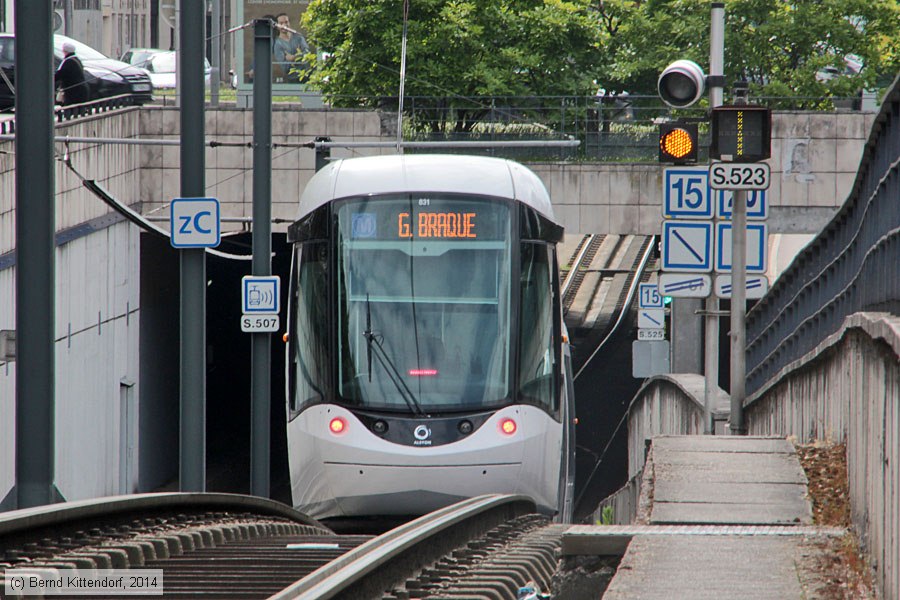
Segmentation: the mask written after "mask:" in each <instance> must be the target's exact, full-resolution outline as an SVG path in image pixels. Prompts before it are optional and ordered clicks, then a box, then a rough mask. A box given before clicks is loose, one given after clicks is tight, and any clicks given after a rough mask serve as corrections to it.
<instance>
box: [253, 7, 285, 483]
mask: <svg viewBox="0 0 900 600" xmlns="http://www.w3.org/2000/svg"><path fill="white" fill-rule="evenodd" d="M253 36H254V37H253V55H254V64H255V68H254V70H255V77H254V80H253V274H254V275H257V276H267V275H271V274H272V62H271V60H269V56H270V54H271V48H272V21H270V20H269V19H258V20H257V21H256V22H255V23H254V28H253ZM277 291H278V288H277V286H276V288H275V293H277ZM274 300H275V301H276V302H277V298H276V299H274ZM264 329H265V328H261V329H258V330H256V331H255V332H254V333H251V334H250V337H251V341H250V344H251V347H250V361H251V364H250V394H251V399H250V404H251V409H250V493H251V494H253V495H254V496H262V497H265V498H268V497H269V464H270V459H269V438H270V434H271V427H272V425H271V422H270V415H271V401H272V371H271V366H272V356H271V354H272V339H271V338H272V335H271V334H270V333H268V332H267V331H265V330H264Z"/></svg>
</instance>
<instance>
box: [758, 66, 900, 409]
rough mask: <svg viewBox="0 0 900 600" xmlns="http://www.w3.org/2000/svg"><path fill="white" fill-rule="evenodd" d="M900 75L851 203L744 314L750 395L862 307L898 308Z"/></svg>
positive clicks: (880, 117) (873, 136)
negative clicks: (745, 319)
mask: <svg viewBox="0 0 900 600" xmlns="http://www.w3.org/2000/svg"><path fill="white" fill-rule="evenodd" d="M898 158H900V79H898V80H897V81H895V83H894V86H893V87H892V89H891V91H890V92H889V93H888V95H887V96H886V98H885V101H884V103H883V105H882V108H881V111H880V113H879V115H878V117H877V118H876V120H875V125H874V127H873V129H872V133H871V135H870V136H869V140H868V142H867V143H866V146H865V149H864V150H863V158H862V162H861V164H860V168H859V172H858V174H857V176H856V180H855V182H854V184H853V188H852V191H851V193H850V196H849V198H848V199H847V202H846V203H845V204H844V206H843V207H842V208H841V210H840V211H839V212H838V213H837V215H835V217H834V218H833V219H832V221H831V222H830V223H829V224H828V226H827V227H826V228H825V229H824V230H823V231H822V232H821V233H820V234H819V235H818V237H816V239H815V240H814V241H813V242H811V243H810V244H809V245H808V246H807V247H806V248H805V249H804V250H803V251H802V252H801V253H800V254H799V255H798V256H797V258H796V259H795V260H794V262H793V263H792V264H791V266H790V268H789V269H787V270H786V271H785V272H784V273H783V274H782V275H781V277H780V278H779V279H778V281H776V282H775V285H773V286H772V288H771V289H770V290H769V293H768V294H766V296H765V298H763V299H762V300H761V301H760V302H759V303H758V304H757V305H756V306H755V307H754V308H753V310H751V311H750V312H749V313H748V315H747V393H748V394H752V393H753V392H754V391H756V390H758V389H760V387H761V386H763V385H764V384H765V382H766V381H768V380H769V379H771V378H772V377H774V376H775V375H776V374H777V373H778V372H779V371H781V370H782V369H783V368H784V367H785V366H786V365H788V364H790V363H792V362H794V361H796V360H798V359H799V358H800V357H802V356H804V355H806V354H807V353H808V352H809V351H810V350H812V349H813V348H815V346H816V345H817V344H819V343H820V342H821V341H822V340H823V339H825V338H826V337H828V336H829V335H831V334H833V333H834V332H836V331H837V330H838V329H839V328H840V327H841V325H842V324H843V322H844V319H845V318H846V317H847V316H849V315H851V314H853V313H856V312H860V311H892V312H897V311H898V309H900V270H898V269H897V265H898V264H900V203H898V202H897V198H900V163H898Z"/></svg>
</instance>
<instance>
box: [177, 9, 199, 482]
mask: <svg viewBox="0 0 900 600" xmlns="http://www.w3.org/2000/svg"><path fill="white" fill-rule="evenodd" d="M180 6H181V11H180V14H179V20H178V25H179V29H178V32H179V41H178V65H179V69H180V71H181V73H180V78H179V83H180V85H181V195H182V197H184V198H202V197H204V196H205V195H206V178H205V176H206V159H205V156H206V150H205V145H204V142H205V126H204V118H203V117H204V115H203V100H204V99H203V66H204V65H203V54H204V52H203V50H204V46H205V40H206V35H205V29H206V28H205V26H204V21H205V18H204V17H205V15H206V10H205V0H181V3H180ZM180 252H181V324H180V326H181V431H180V434H181V437H180V450H181V471H180V489H181V491H182V492H203V491H205V490H206V253H205V251H204V249H203V248H186V249H183V250H181V251H180Z"/></svg>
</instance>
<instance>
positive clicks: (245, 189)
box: [140, 105, 381, 231]
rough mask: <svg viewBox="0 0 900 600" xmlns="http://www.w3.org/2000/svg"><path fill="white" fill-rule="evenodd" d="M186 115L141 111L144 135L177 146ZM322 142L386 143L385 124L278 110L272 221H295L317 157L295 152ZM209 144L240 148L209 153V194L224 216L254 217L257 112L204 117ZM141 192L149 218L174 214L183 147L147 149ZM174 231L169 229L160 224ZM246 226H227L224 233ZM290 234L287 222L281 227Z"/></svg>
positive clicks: (344, 114)
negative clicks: (323, 138) (318, 139)
mask: <svg viewBox="0 0 900 600" xmlns="http://www.w3.org/2000/svg"><path fill="white" fill-rule="evenodd" d="M180 128H181V125H180V113H179V111H178V109H176V108H169V107H146V108H144V109H143V110H142V111H141V131H142V134H143V135H144V137H149V138H154V139H170V140H177V139H178V133H179V131H180ZM317 136H328V137H330V138H331V139H332V140H333V141H335V142H337V141H345V142H363V141H380V140H381V120H380V118H379V117H378V115H377V114H375V113H372V112H359V111H339V110H334V111H329V110H318V109H310V110H299V107H298V106H291V105H280V106H276V107H275V110H274V111H273V112H272V143H273V149H272V217H273V218H275V219H286V220H291V221H292V220H294V219H296V218H297V202H298V201H299V199H300V192H302V191H303V188H304V187H305V186H306V183H307V182H308V181H309V179H310V177H312V176H313V174H314V173H315V152H314V151H313V150H312V149H309V148H300V147H297V146H298V145H299V144H302V143H305V142H310V141H312V140H313V139H314V138H315V137H317ZM206 137H207V139H208V140H209V141H216V142H219V143H223V144H237V145H235V146H222V147H217V148H207V150H206V190H207V194H208V195H209V196H210V197H215V198H218V199H219V201H220V202H221V204H222V211H223V213H222V214H223V216H228V217H246V218H249V217H250V216H251V215H252V213H253V150H252V148H251V147H249V143H250V142H252V139H253V113H252V111H249V110H244V109H237V108H220V109H218V110H208V111H207V113H206ZM377 152H378V151H375V150H372V149H358V150H353V151H351V150H345V149H335V150H334V151H333V152H332V156H334V157H336V158H337V157H349V156H358V155H365V154H374V153H377ZM140 154H141V183H140V194H141V199H142V200H143V212H144V214H145V215H155V214H158V215H162V216H167V215H168V203H169V202H171V201H172V199H173V198H178V197H179V196H180V179H179V172H180V162H179V160H180V159H179V156H180V149H179V148H178V147H177V146H165V147H163V146H142V147H141V150H140ZM160 225H161V226H163V227H166V228H168V223H160ZM241 229H246V228H245V227H244V226H242V225H240V224H237V223H231V224H224V225H223V231H238V230H241ZM274 229H275V230H279V231H284V230H286V229H287V224H280V225H279V224H276V225H275V226H274Z"/></svg>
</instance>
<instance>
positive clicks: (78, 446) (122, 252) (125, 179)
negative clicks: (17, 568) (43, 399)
mask: <svg viewBox="0 0 900 600" xmlns="http://www.w3.org/2000/svg"><path fill="white" fill-rule="evenodd" d="M57 131H58V135H66V134H69V135H72V136H96V137H117V136H135V135H137V133H138V111H130V112H128V113H126V114H123V115H122V116H120V117H119V118H117V119H104V118H92V119H85V120H83V121H80V122H79V123H77V124H67V125H65V126H61V127H60V128H58V130H57ZM12 149H13V143H12V142H4V143H3V144H2V148H0V150H5V151H9V152H11V151H12ZM57 151H58V153H59V155H60V156H63V155H64V153H65V152H68V156H69V158H70V159H71V163H72V165H73V166H74V168H75V169H77V170H78V171H80V172H81V173H82V174H83V176H84V177H86V178H89V179H96V180H98V181H100V182H102V183H103V185H104V186H105V187H106V188H107V189H109V190H110V191H111V192H112V193H114V194H115V195H117V196H119V197H121V198H124V199H126V200H128V201H129V202H130V203H133V202H136V201H137V197H136V190H137V184H138V180H139V177H138V167H139V156H138V155H137V154H136V153H134V152H130V151H127V150H125V149H124V147H122V146H111V145H99V144H75V143H72V144H69V145H68V147H66V145H65V144H57ZM13 156H14V154H12V153H10V154H0V157H2V158H0V189H2V190H3V191H2V196H0V232H2V234H0V329H15V311H16V305H15V273H16V267H15V262H14V254H13V253H12V250H13V249H14V248H15V212H14V210H13V208H14V206H15V171H14V167H15V165H14V161H13V160H12V158H11V157H13ZM55 179H56V189H57V193H56V228H57V232H58V233H57V250H56V289H57V295H56V306H55V311H56V313H55V321H56V325H55V338H56V357H55V360H56V389H55V394H56V432H57V433H56V435H57V437H56V484H57V487H58V488H59V490H60V492H61V493H62V494H63V495H64V497H65V498H67V499H70V500H77V499H82V498H91V497H95V496H103V495H109V494H116V493H120V492H121V491H123V490H129V489H134V483H135V481H136V480H135V479H134V477H135V476H136V467H134V466H133V465H132V467H131V468H130V470H129V469H128V468H127V465H126V460H125V456H126V455H127V453H126V452H122V451H121V449H122V448H123V447H125V446H127V444H128V440H127V439H125V437H123V434H124V433H125V431H126V429H127V427H126V425H127V426H129V427H135V426H136V420H135V419H134V410H133V409H134V408H135V402H136V398H137V396H138V394H139V391H140V388H139V382H138V362H137V361H138V324H139V304H140V302H139V282H140V269H139V263H138V250H139V245H138V232H137V228H136V227H134V226H132V225H128V224H126V223H125V222H122V221H121V220H120V219H118V218H116V217H115V216H114V215H110V212H109V210H108V209H107V208H106V206H105V205H104V204H102V203H101V202H100V201H99V200H98V199H97V198H96V197H94V196H93V195H91V194H90V193H88V191H87V190H86V189H85V188H84V187H83V186H82V184H81V178H80V177H79V176H78V175H77V174H76V173H74V172H73V171H72V170H70V169H69V168H68V167H66V166H65V165H64V164H63V163H62V162H57V163H56V172H55ZM16 366H17V365H16V363H12V364H3V365H0V436H2V440H0V498H2V497H3V496H5V495H6V493H7V491H8V490H9V488H10V487H11V486H12V484H13V479H14V466H15V436H14V435H13V431H14V427H15V380H16V377H15V372H16V371H15V368H16ZM129 408H130V409H132V410H129ZM129 419H130V421H129ZM131 441H132V442H133V441H134V440H133V439H132V440H131ZM130 457H131V460H132V461H136V460H137V455H136V454H135V453H134V452H132V454H131V455H130ZM126 471H128V472H129V473H130V474H131V475H130V481H127V480H126V479H128V478H123V477H124V476H125V475H126Z"/></svg>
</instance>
